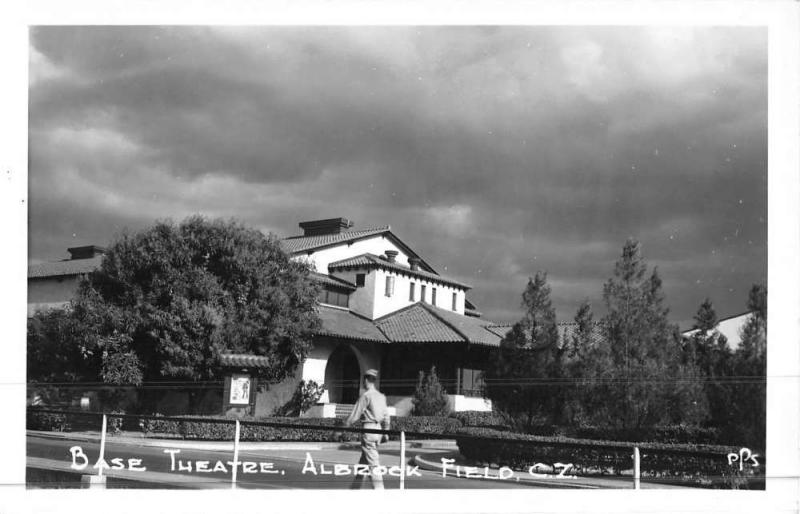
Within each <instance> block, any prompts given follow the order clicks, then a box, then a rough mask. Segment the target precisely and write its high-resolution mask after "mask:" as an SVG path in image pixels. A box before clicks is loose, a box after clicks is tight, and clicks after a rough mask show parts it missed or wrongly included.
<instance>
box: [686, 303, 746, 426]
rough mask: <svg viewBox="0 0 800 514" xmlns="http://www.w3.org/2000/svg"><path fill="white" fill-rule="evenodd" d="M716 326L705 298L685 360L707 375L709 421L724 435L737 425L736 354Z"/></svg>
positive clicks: (715, 314)
mask: <svg viewBox="0 0 800 514" xmlns="http://www.w3.org/2000/svg"><path fill="white" fill-rule="evenodd" d="M717 325H718V318H717V313H716V311H715V310H714V305H713V304H712V303H711V300H710V299H708V298H706V299H705V300H704V301H703V303H702V304H700V307H699V308H698V309H697V313H696V314H695V316H694V325H693V327H692V328H693V329H694V332H693V333H692V334H691V336H689V337H688V338H687V339H686V340H685V341H684V360H685V362H687V363H694V364H695V365H696V366H697V368H698V369H699V370H700V372H701V373H702V375H703V377H704V387H703V388H704V390H705V395H706V398H707V399H708V411H709V418H708V420H707V424H708V425H709V426H711V427H715V428H719V429H721V431H722V432H723V435H725V434H726V433H727V432H728V430H729V427H731V426H732V425H734V424H735V419H734V418H733V411H732V409H731V406H732V405H733V402H735V397H734V394H733V393H734V391H733V390H732V388H731V380H730V376H731V375H732V374H733V353H732V352H731V349H730V347H729V346H728V343H727V339H726V337H725V336H724V335H722V334H721V333H720V332H719V331H718V330H717Z"/></svg>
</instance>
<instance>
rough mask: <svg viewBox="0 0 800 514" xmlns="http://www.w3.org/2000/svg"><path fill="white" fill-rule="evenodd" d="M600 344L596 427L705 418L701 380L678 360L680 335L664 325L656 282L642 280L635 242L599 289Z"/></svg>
mask: <svg viewBox="0 0 800 514" xmlns="http://www.w3.org/2000/svg"><path fill="white" fill-rule="evenodd" d="M603 300H604V301H605V304H606V308H607V311H608V313H607V314H606V316H605V317H604V318H603V321H602V326H603V330H604V333H605V336H606V337H605V344H604V345H603V347H602V348H599V349H598V355H597V358H596V359H595V362H594V369H593V373H592V374H593V378H594V379H595V383H596V384H597V385H596V387H595V388H594V389H595V393H596V394H598V395H599V396H598V398H601V399H602V400H601V402H602V404H603V408H602V409H597V410H596V411H595V412H596V414H597V415H598V416H602V417H603V418H604V419H601V420H600V421H601V422H605V423H608V424H612V425H616V426H621V427H625V428H628V427H643V426H651V425H655V424H658V423H665V422H696V421H699V420H701V419H703V418H704V417H705V415H706V402H705V397H704V394H703V390H702V384H701V377H700V375H699V372H698V370H697V368H696V366H695V365H694V364H693V363H684V362H682V359H681V353H682V352H681V344H680V334H679V331H678V328H677V326H675V325H673V324H671V323H670V322H669V321H668V318H667V316H668V312H669V310H668V308H667V307H666V306H665V301H664V293H663V290H662V283H661V278H660V276H659V274H658V271H657V269H653V271H652V272H650V273H649V274H648V270H647V265H646V263H645V261H644V259H643V257H642V254H641V248H640V245H639V243H638V242H637V241H635V240H632V239H631V240H628V241H627V242H626V243H625V246H624V247H623V249H622V256H621V258H620V259H619V260H618V261H617V263H616V264H615V266H614V275H613V277H612V278H611V279H609V280H608V281H607V282H606V283H605V285H604V287H603Z"/></svg>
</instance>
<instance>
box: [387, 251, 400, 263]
mask: <svg viewBox="0 0 800 514" xmlns="http://www.w3.org/2000/svg"><path fill="white" fill-rule="evenodd" d="M398 253H400V252H398V251H397V250H386V260H387V261H389V262H394V260H395V259H396V258H397V254H398Z"/></svg>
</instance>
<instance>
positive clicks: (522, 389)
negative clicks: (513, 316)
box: [485, 272, 565, 429]
mask: <svg viewBox="0 0 800 514" xmlns="http://www.w3.org/2000/svg"><path fill="white" fill-rule="evenodd" d="M522 307H523V309H524V315H523V317H522V319H521V320H520V321H518V322H517V323H515V324H514V325H513V327H512V328H511V330H510V331H509V332H508V334H507V335H506V336H505V338H503V340H502V341H501V342H500V349H499V351H497V352H495V353H494V354H493V355H492V357H491V359H490V362H489V366H488V368H487V371H486V374H485V383H486V386H485V389H486V396H487V397H488V398H490V399H491V400H492V402H493V404H494V405H495V407H496V408H497V409H498V410H500V411H502V412H505V413H506V414H508V415H510V417H512V418H513V419H515V420H517V421H518V422H519V424H520V425H521V426H522V427H523V428H526V429H531V428H532V427H533V426H534V425H536V424H538V423H542V422H550V423H552V422H558V421H559V420H560V419H559V418H560V417H561V412H562V409H563V405H564V402H563V398H562V397H561V394H562V390H563V387H562V386H563V383H562V382H561V380H562V379H563V378H565V377H564V376H563V370H562V350H561V347H560V345H559V344H558V339H559V338H558V330H557V327H556V316H555V310H554V309H553V306H552V302H551V300H550V286H549V285H548V284H547V274H546V273H544V272H538V273H537V274H536V276H535V277H534V278H530V279H529V280H528V284H527V286H526V288H525V291H524V292H523V294H522Z"/></svg>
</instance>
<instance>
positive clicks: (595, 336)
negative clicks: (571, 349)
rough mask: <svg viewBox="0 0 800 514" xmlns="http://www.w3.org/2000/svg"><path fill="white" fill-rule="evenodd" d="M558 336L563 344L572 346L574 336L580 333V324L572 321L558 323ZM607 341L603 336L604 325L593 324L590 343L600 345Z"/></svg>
mask: <svg viewBox="0 0 800 514" xmlns="http://www.w3.org/2000/svg"><path fill="white" fill-rule="evenodd" d="M556 326H557V327H558V335H559V337H560V338H561V344H571V343H572V336H574V335H575V333H576V332H577V331H578V324H577V323H575V322H572V321H568V322H562V323H558V324H557V325H556ZM604 340H605V335H603V330H602V325H601V324H600V322H597V321H595V322H594V323H592V332H591V333H590V334H589V343H590V344H593V345H595V344H598V343H600V342H602V341H604Z"/></svg>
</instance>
